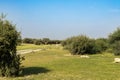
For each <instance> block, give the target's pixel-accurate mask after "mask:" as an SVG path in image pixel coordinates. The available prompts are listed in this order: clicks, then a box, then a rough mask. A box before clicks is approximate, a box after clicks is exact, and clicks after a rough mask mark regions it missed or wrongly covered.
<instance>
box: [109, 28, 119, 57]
mask: <svg viewBox="0 0 120 80" xmlns="http://www.w3.org/2000/svg"><path fill="white" fill-rule="evenodd" d="M109 43H110V45H111V48H112V49H113V52H114V54H115V55H120V50H119V48H120V28H117V30H116V31H114V32H113V33H111V34H110V35H109Z"/></svg>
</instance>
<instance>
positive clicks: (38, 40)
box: [34, 39, 43, 45]
mask: <svg viewBox="0 0 120 80" xmlns="http://www.w3.org/2000/svg"><path fill="white" fill-rule="evenodd" d="M34 44H35V45H40V44H43V41H42V40H41V39H36V40H34Z"/></svg>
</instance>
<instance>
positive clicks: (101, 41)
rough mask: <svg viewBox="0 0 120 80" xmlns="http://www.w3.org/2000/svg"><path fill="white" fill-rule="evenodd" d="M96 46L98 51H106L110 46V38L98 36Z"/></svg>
mask: <svg viewBox="0 0 120 80" xmlns="http://www.w3.org/2000/svg"><path fill="white" fill-rule="evenodd" d="M95 48H96V50H97V52H102V51H105V50H106V49H107V48H108V40H107V39H105V38H98V39H96V40H95Z"/></svg>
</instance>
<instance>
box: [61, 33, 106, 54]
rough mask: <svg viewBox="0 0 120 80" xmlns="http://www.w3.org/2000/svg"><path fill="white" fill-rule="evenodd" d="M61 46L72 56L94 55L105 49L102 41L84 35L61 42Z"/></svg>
mask: <svg viewBox="0 0 120 80" xmlns="http://www.w3.org/2000/svg"><path fill="white" fill-rule="evenodd" d="M62 45H63V46H64V48H65V49H68V50H69V51H70V52H71V54H73V55H76V54H77V55H79V54H81V55H83V54H95V53H98V52H101V51H104V50H106V48H107V45H106V43H105V41H104V40H103V39H98V40H95V39H91V38H89V37H87V36H84V35H80V36H76V37H71V38H68V39H66V40H65V41H63V42H62Z"/></svg>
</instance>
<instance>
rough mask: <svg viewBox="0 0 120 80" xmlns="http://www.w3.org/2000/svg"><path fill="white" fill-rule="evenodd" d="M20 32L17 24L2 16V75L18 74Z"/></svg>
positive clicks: (0, 48) (0, 28)
mask: <svg viewBox="0 0 120 80" xmlns="http://www.w3.org/2000/svg"><path fill="white" fill-rule="evenodd" d="M18 35H19V34H18V32H17V31H16V29H15V25H13V24H11V23H10V22H9V21H8V20H5V19H4V18H3V17H1V18H0V76H6V77H8V76H18V75H19V74H20V72H21V67H20V65H21V57H20V55H17V54H16V46H17V40H18Z"/></svg>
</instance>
